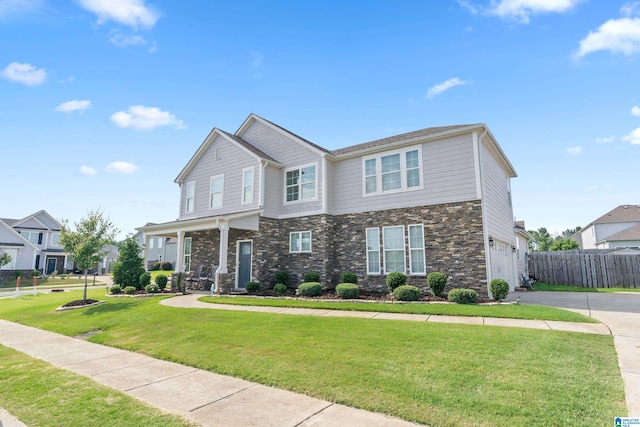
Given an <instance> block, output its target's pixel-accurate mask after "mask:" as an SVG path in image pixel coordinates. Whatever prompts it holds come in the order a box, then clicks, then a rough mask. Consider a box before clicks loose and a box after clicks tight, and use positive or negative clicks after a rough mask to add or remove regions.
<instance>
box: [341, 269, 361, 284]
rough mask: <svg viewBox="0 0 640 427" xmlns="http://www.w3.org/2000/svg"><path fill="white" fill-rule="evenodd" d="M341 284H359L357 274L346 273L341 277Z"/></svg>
mask: <svg viewBox="0 0 640 427" xmlns="http://www.w3.org/2000/svg"><path fill="white" fill-rule="evenodd" d="M340 280H341V283H355V284H356V285H357V284H358V276H357V275H356V273H351V272H349V271H345V272H344V273H342V274H341V275H340Z"/></svg>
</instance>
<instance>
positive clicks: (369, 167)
mask: <svg viewBox="0 0 640 427" xmlns="http://www.w3.org/2000/svg"><path fill="white" fill-rule="evenodd" d="M364 170H365V172H364V173H365V176H371V175H375V174H376V159H369V160H366V161H365V162H364Z"/></svg>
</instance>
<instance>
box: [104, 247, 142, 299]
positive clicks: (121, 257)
mask: <svg viewBox="0 0 640 427" xmlns="http://www.w3.org/2000/svg"><path fill="white" fill-rule="evenodd" d="M140 249H141V248H140V245H138V242H136V241H135V240H134V239H132V238H131V237H128V238H127V239H126V240H125V241H124V242H123V243H122V246H121V247H120V251H119V252H118V262H116V263H115V264H114V265H113V269H112V272H113V283H114V284H115V285H120V286H121V287H125V286H135V287H136V288H139V289H142V288H143V287H144V286H146V285H143V286H140V284H139V281H140V275H141V274H142V273H144V267H143V264H144V260H143V259H142V258H141V257H140Z"/></svg>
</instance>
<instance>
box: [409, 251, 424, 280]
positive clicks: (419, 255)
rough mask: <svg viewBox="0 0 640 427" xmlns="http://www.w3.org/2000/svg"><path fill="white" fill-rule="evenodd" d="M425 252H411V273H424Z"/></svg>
mask: <svg viewBox="0 0 640 427" xmlns="http://www.w3.org/2000/svg"><path fill="white" fill-rule="evenodd" d="M423 254H424V251H422V250H412V251H411V273H414V274H419V273H424V255H423Z"/></svg>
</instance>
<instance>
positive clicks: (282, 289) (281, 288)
mask: <svg viewBox="0 0 640 427" xmlns="http://www.w3.org/2000/svg"><path fill="white" fill-rule="evenodd" d="M273 293H274V294H276V295H284V294H286V293H287V285H285V284H283V283H276V285H275V286H274V287H273Z"/></svg>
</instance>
